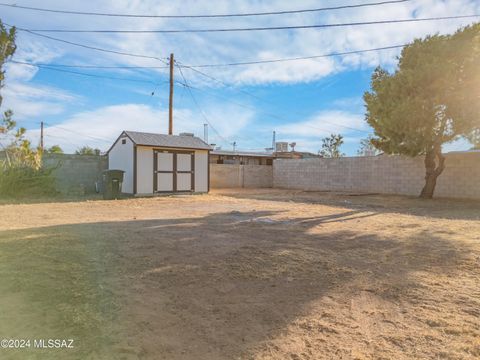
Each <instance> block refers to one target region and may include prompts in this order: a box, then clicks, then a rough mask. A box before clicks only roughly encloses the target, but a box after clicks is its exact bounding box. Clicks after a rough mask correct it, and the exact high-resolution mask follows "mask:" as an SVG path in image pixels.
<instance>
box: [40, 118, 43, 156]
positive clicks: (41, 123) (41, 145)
mask: <svg viewBox="0 0 480 360" xmlns="http://www.w3.org/2000/svg"><path fill="white" fill-rule="evenodd" d="M40 149H42V152H43V121H41V122H40Z"/></svg>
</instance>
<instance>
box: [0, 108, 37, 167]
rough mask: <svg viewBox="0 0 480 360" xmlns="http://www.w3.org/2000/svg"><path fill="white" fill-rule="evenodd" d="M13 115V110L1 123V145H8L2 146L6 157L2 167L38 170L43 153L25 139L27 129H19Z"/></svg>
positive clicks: (6, 112) (9, 111) (4, 116)
mask: <svg viewBox="0 0 480 360" xmlns="http://www.w3.org/2000/svg"><path fill="white" fill-rule="evenodd" d="M12 115H13V112H12V111H11V110H7V111H5V112H4V113H3V118H2V121H1V123H0V143H2V144H6V145H2V147H3V150H4V151H5V157H6V160H5V161H4V162H3V163H2V165H3V166H2V167H3V168H4V169H5V168H15V167H30V168H33V169H36V170H38V169H39V168H40V167H41V165H42V154H41V151H40V150H39V149H33V148H32V146H31V143H30V141H29V140H28V139H26V138H25V133H26V129H25V128H23V127H17V123H16V122H15V120H13V119H12Z"/></svg>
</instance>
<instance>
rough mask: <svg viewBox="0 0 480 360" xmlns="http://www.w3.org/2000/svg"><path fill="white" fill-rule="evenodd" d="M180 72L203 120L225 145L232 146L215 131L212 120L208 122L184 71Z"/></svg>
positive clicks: (180, 70)
mask: <svg viewBox="0 0 480 360" xmlns="http://www.w3.org/2000/svg"><path fill="white" fill-rule="evenodd" d="M177 68H178V70H179V72H180V75H181V76H182V78H183V81H184V82H185V85H186V88H187V90H188V93H189V94H190V97H191V98H192V100H193V102H194V104H195V106H196V107H197V109H198V111H199V112H200V114H201V115H202V117H203V119H204V120H205V121H206V122H207V124H208V125H209V126H210V127H211V128H212V130H213V131H214V132H215V133H216V134H217V135H218V137H219V138H220V139H221V140H223V141H224V142H225V143H227V144H230V142H229V141H228V140H227V139H225V138H224V137H223V136H222V135H220V133H219V132H218V131H217V129H215V127H214V126H213V125H212V123H211V122H210V120H208V118H207V116H206V115H205V113H204V112H203V110H202V109H201V107H200V105H199V103H198V102H197V100H196V99H195V96H194V95H193V93H192V90H191V89H190V87H189V86H188V82H187V79H186V78H185V76H184V75H183V71H182V69H181V68H180V67H178V66H177Z"/></svg>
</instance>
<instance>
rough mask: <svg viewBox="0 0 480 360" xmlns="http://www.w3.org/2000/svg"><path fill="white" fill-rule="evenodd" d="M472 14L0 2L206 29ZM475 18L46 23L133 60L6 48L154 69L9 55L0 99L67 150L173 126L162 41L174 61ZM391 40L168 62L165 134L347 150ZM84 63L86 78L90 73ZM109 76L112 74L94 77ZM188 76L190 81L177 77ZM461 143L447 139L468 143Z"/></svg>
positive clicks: (438, 7) (416, 32) (438, 6)
mask: <svg viewBox="0 0 480 360" xmlns="http://www.w3.org/2000/svg"><path fill="white" fill-rule="evenodd" d="M371 2H378V0H341V1H340V0H323V1H318V0H317V1H314V0H297V1H295V2H289V1H288V2H287V1H280V0H276V1H260V0H243V1H232V0H219V1H206V0H201V1H200V0H184V1H159V0H97V1H95V2H86V1H68V2H65V1H58V0H43V1H42V2H38V1H28V0H18V1H16V2H15V4H16V5H22V6H33V7H42V8H51V9H61V10H74V11H89V12H105V13H122V14H124V13H131V14H150V15H151V14H156V15H195V14H219V13H223V14H228V13H251V12H265V11H282V10H296V9H310V8H319V7H331V6H339V5H353V4H364V3H371ZM471 14H480V0H410V1H404V2H402V3H396V4H385V5H378V6H366V7H360V8H353V9H342V10H332V11H322V12H310V13H302V14H288V15H275V16H258V17H239V18H189V19H178V18H175V19H161V18H154V19H150V18H119V17H101V16H82V15H71V14H54V13H42V12H36V11H31V10H25V9H18V8H8V7H0V19H1V20H2V21H3V22H4V23H6V24H10V25H15V26H17V27H19V28H25V29H34V30H41V29H86V30H90V29H95V30H98V29H104V30H153V29H214V28H242V27H269V26H296V25H309V24H332V23H343V22H361V21H380V20H394V19H410V18H425V17H441V16H453V15H471ZM479 20H480V18H478V19H471V18H470V19H456V20H442V21H428V22H410V23H396V24H376V25H368V26H349V27H336V28H323V29H318V28H317V29H293V30H275V31H249V32H218V33H180V34H179V33H177V34H175V33H173V34H172V33H163V34H158V33H156V34H152V33H147V34H145V33H136V34H127V33H113V34H112V33H44V34H45V35H48V36H53V37H56V38H59V39H63V40H67V41H70V42H75V43H79V44H84V45H87V46H90V47H96V48H102V49H108V50H113V51H117V52H124V53H133V54H142V55H148V56H151V57H155V58H158V59H150V58H139V57H131V56H124V55H119V54H112V53H106V52H101V51H95V50H92V49H87V48H82V47H79V46H74V45H70V44H66V43H62V42H58V41H53V40H51V39H47V38H44V37H40V36H36V35H33V34H31V33H27V32H22V31H19V32H18V35H17V46H18V49H17V52H16V54H15V55H14V57H13V60H15V61H19V62H29V63H37V64H50V65H51V66H55V65H59V64H61V65H76V66H85V65H87V66H91V65H95V66H148V67H154V68H149V69H131V68H130V69H92V68H72V67H67V68H66V67H55V68H56V69H60V70H67V71H73V72H80V73H82V74H83V75H80V74H73V73H69V72H64V71H53V70H51V69H47V68H37V67H34V66H29V65H23V64H18V63H11V62H10V63H8V64H7V65H6V67H5V70H6V81H5V87H4V88H3V89H2V96H3V98H4V100H3V104H2V111H3V110H5V109H12V110H13V111H14V113H15V116H14V117H15V119H16V120H17V122H18V124H19V125H20V126H24V127H25V128H27V129H28V132H27V134H28V137H29V138H30V139H31V140H32V143H33V144H38V142H39V128H40V122H41V121H43V122H44V123H45V129H44V134H45V138H44V139H45V146H46V147H49V146H52V145H60V146H61V147H62V148H63V149H64V151H65V152H67V153H72V152H74V151H75V150H76V149H78V148H79V147H81V146H84V145H88V146H91V147H95V148H99V149H101V150H102V151H106V150H107V149H108V148H109V147H110V145H111V144H112V142H113V141H114V140H115V139H116V138H117V137H118V136H119V135H120V133H121V132H122V131H123V130H133V131H146V132H156V133H167V132H168V93H169V88H168V69H167V68H164V67H165V64H166V62H167V58H168V56H169V55H170V53H174V55H175V60H176V61H177V63H178V64H180V65H200V64H226V63H234V62H245V61H247V62H248V61H257V60H271V59H282V58H292V57H305V56H312V55H322V54H329V53H337V52H349V51H354V50H364V49H372V48H378V47H388V46H393V45H402V44H406V43H409V42H411V41H412V40H413V39H415V38H419V37H424V36H426V35H429V34H435V33H440V34H447V33H452V32H454V31H455V30H456V29H457V28H459V27H462V26H465V25H468V24H471V23H473V22H475V21H479ZM399 54H400V49H389V50H382V51H372V52H365V53H361V54H351V55H345V56H338V57H324V58H316V59H307V60H298V61H286V62H276V63H266V64H255V65H240V66H222V67H205V68H198V69H197V70H200V71H201V72H202V73H199V72H196V71H194V70H192V69H189V68H188V67H183V68H182V70H181V72H180V71H179V69H178V68H176V69H175V74H174V78H175V80H176V82H175V88H174V133H175V134H178V133H180V132H192V133H194V134H195V135H197V136H200V137H202V138H203V135H204V124H205V123H208V124H209V131H208V141H209V143H211V144H216V146H217V147H221V148H222V149H228V150H230V149H232V148H233V143H234V142H235V144H236V148H237V149H242V150H251V151H264V150H265V148H268V147H271V146H272V133H273V131H275V132H276V140H277V141H288V142H295V143H296V144H297V145H296V147H295V150H298V151H310V152H313V153H317V152H318V150H319V149H320V147H321V143H322V138H323V137H326V136H328V135H330V134H332V133H335V134H341V135H343V137H344V144H343V146H342V148H341V150H342V151H343V152H344V153H345V154H346V155H347V156H355V155H356V153H357V150H358V148H359V143H360V140H361V139H363V138H366V137H367V136H368V135H369V134H371V133H372V129H371V128H370V127H369V126H368V125H367V124H366V122H365V120H364V118H365V115H364V114H365V108H364V103H363V99H362V96H363V93H364V92H365V91H368V90H369V84H370V77H371V74H372V72H373V70H374V69H375V67H377V66H382V67H384V68H386V69H388V70H390V71H393V70H394V69H395V66H396V63H397V57H398V55H399ZM84 74H90V75H92V76H86V75H84ZM99 76H103V77H108V79H107V78H102V77H99ZM185 84H188V85H189V86H190V87H186V86H185ZM469 148H470V145H469V144H468V143H467V142H466V141H464V140H460V141H456V142H454V143H451V144H448V145H446V146H445V147H444V151H458V150H467V149H469Z"/></svg>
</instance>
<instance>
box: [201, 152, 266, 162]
mask: <svg viewBox="0 0 480 360" xmlns="http://www.w3.org/2000/svg"><path fill="white" fill-rule="evenodd" d="M273 159H274V155H273V154H272V153H271V152H250V151H229V150H218V149H217V150H212V151H211V152H210V164H237V165H273Z"/></svg>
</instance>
